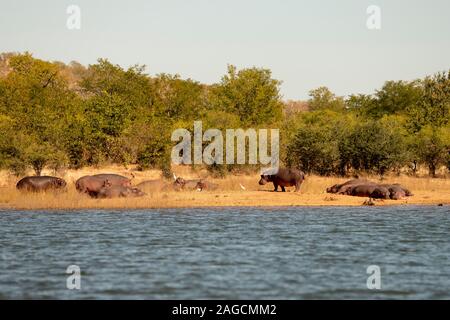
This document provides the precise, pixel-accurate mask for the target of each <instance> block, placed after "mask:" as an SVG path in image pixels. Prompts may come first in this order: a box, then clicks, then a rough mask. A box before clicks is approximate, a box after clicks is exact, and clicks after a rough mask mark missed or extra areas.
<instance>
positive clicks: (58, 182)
mask: <svg viewBox="0 0 450 320" xmlns="http://www.w3.org/2000/svg"><path fill="white" fill-rule="evenodd" d="M66 185H67V183H66V182H65V181H64V180H63V179H60V178H56V177H50V176H42V177H41V176H39V177H38V176H36V177H25V178H23V179H22V180H20V181H19V182H17V185H16V188H17V189H18V190H23V191H31V192H41V191H48V190H58V189H63V188H65V187H66Z"/></svg>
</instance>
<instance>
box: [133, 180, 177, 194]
mask: <svg viewBox="0 0 450 320" xmlns="http://www.w3.org/2000/svg"><path fill="white" fill-rule="evenodd" d="M168 186H169V183H168V182H166V181H164V180H147V181H143V182H141V183H139V184H138V185H137V186H136V187H137V188H138V189H140V190H143V191H145V192H153V191H161V190H164V189H165V188H166V187H168Z"/></svg>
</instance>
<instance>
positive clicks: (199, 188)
mask: <svg viewBox="0 0 450 320" xmlns="http://www.w3.org/2000/svg"><path fill="white" fill-rule="evenodd" d="M205 188H206V183H204V182H203V181H202V180H200V181H199V182H197V184H196V185H195V190H197V191H203V189H205Z"/></svg>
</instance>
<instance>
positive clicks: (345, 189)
mask: <svg viewBox="0 0 450 320" xmlns="http://www.w3.org/2000/svg"><path fill="white" fill-rule="evenodd" d="M304 180H305V174H304V173H303V172H302V171H300V170H297V169H290V168H280V169H278V170H277V171H276V172H274V173H266V174H262V175H261V179H260V180H259V184H260V185H265V184H267V183H268V182H272V183H273V185H274V191H278V187H281V191H282V192H285V191H286V189H285V187H295V192H299V191H300V186H301V185H302V183H303V181H304ZM66 185H67V183H66V182H65V181H64V180H63V179H60V178H56V177H50V176H39V177H26V178H23V179H22V180H20V181H19V182H18V183H17V186H16V187H17V189H19V190H26V191H33V192H39V191H47V190H58V189H64V188H65V187H66ZM75 187H76V189H77V190H78V192H80V193H83V194H88V195H89V196H91V197H92V198H118V197H142V196H145V195H146V193H149V192H157V191H170V190H174V191H181V190H191V191H195V190H197V191H203V190H209V191H213V190H217V189H218V187H219V186H218V185H217V184H215V183H212V182H209V181H206V180H203V179H197V180H185V179H183V178H181V177H176V176H175V175H174V182H172V183H170V182H167V181H164V180H148V181H144V182H141V183H139V184H138V185H137V186H132V184H131V179H129V178H127V177H124V176H121V175H118V174H97V175H91V176H84V177H81V178H80V179H78V180H77V181H76V182H75ZM241 187H242V185H241ZM244 189H245V188H244ZM327 192H328V193H335V194H342V195H350V196H358V197H369V198H374V199H392V200H399V199H402V198H404V197H409V196H412V193H411V192H410V191H409V190H408V189H406V188H404V187H402V186H401V185H400V184H378V183H375V182H372V181H369V180H366V179H354V180H349V181H347V182H345V183H342V184H336V185H334V186H332V187H329V188H327Z"/></svg>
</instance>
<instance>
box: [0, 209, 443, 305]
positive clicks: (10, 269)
mask: <svg viewBox="0 0 450 320" xmlns="http://www.w3.org/2000/svg"><path fill="white" fill-rule="evenodd" d="M0 248H1V256H0V259H1V260H0V298H2V299H6V298H19V299H28V298H40V299H47V298H56V299H334V298H336V299H380V298H387V299H423V298H424V299H450V210H449V207H409V206H401V207H352V208H350V207H321V208H310V207H300V208H222V209H211V208H208V209H164V210H136V211H111V210H101V211H97V210H87V211H34V212H22V211H13V212H10V211H0ZM69 265H77V266H79V267H80V269H81V290H68V289H67V287H66V279H67V277H68V276H69V275H68V274H66V269H67V267H68V266H69ZM371 265H377V266H379V267H380V270H381V290H376V289H375V290H369V289H368V288H367V284H366V281H367V278H368V277H369V274H367V267H368V266H371Z"/></svg>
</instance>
